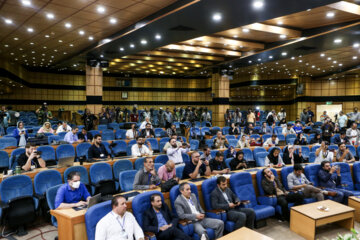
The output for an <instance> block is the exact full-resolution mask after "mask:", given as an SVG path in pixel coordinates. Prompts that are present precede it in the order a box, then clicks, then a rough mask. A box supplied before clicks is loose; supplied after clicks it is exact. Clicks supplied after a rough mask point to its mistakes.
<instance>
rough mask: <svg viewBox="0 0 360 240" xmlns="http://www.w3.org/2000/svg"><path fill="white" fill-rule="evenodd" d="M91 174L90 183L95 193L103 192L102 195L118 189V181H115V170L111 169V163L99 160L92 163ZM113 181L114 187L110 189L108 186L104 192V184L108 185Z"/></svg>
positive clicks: (112, 192)
mask: <svg viewBox="0 0 360 240" xmlns="http://www.w3.org/2000/svg"><path fill="white" fill-rule="evenodd" d="M89 176H90V184H91V186H92V189H93V191H94V194H96V193H102V195H107V194H114V193H115V192H116V190H117V189H118V182H115V181H114V176H113V171H112V169H111V166H110V164H108V163H104V162H99V163H95V164H93V165H91V167H90V169H89ZM108 183H109V184H111V183H113V188H112V189H110V187H109V188H106V192H102V191H103V190H104V188H103V187H104V185H103V184H106V185H108Z"/></svg>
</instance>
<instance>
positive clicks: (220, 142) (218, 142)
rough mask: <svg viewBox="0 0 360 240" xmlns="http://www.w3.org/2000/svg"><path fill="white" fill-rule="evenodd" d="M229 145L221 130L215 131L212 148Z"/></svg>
mask: <svg viewBox="0 0 360 240" xmlns="http://www.w3.org/2000/svg"><path fill="white" fill-rule="evenodd" d="M228 145H229V142H228V140H227V139H226V137H225V136H223V135H222V133H221V131H218V132H217V133H216V138H214V143H213V147H214V149H220V148H225V147H227V146H228Z"/></svg>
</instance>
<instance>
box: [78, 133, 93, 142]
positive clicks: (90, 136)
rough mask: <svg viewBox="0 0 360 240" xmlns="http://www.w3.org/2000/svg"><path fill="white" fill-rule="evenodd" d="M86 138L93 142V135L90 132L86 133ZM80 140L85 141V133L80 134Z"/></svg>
mask: <svg viewBox="0 0 360 240" xmlns="http://www.w3.org/2000/svg"><path fill="white" fill-rule="evenodd" d="M86 136H87V139H88V141H89V140H90V141H92V139H93V135H92V134H91V133H89V132H88V133H86ZM78 138H79V139H85V137H84V134H83V133H78Z"/></svg>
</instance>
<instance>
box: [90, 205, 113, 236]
mask: <svg viewBox="0 0 360 240" xmlns="http://www.w3.org/2000/svg"><path fill="white" fill-rule="evenodd" d="M111 211H112V207H111V201H110V200H109V201H106V202H102V203H98V204H96V205H94V206H92V207H91V208H89V209H88V210H87V211H86V213H85V226H86V234H87V239H88V240H95V232H96V224H97V223H98V222H99V221H100V220H101V219H102V218H103V217H104V216H105V215H106V214H108V213H109V212H111Z"/></svg>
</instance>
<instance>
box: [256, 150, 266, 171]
mask: <svg viewBox="0 0 360 240" xmlns="http://www.w3.org/2000/svg"><path fill="white" fill-rule="evenodd" d="M268 154H269V153H267V152H258V153H256V154H255V161H256V166H257V167H264V166H265V158H266V156H267V155H268Z"/></svg>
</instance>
